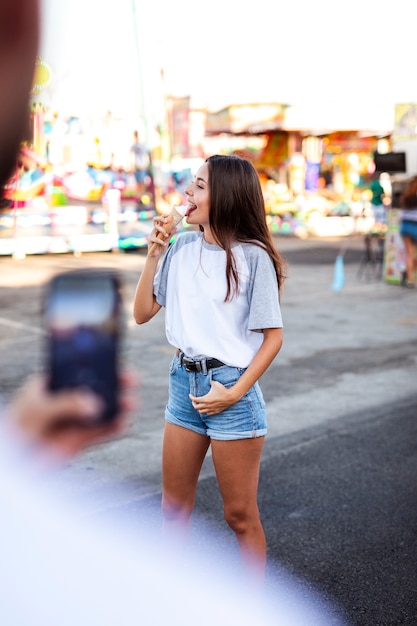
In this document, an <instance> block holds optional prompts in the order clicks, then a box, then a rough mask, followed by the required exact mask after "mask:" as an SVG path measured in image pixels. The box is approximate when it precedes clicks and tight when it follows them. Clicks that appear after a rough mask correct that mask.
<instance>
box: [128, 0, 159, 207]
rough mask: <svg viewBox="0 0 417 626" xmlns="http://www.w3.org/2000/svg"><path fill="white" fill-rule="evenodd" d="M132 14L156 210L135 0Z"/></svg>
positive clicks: (154, 203)
mask: <svg viewBox="0 0 417 626" xmlns="http://www.w3.org/2000/svg"><path fill="white" fill-rule="evenodd" d="M132 14H133V31H134V37H135V44H136V55H137V62H138V75H139V88H140V95H141V108H142V116H143V122H144V126H145V143H146V147H147V149H148V159H149V175H150V178H151V196H152V204H153V207H154V209H155V210H156V197H155V182H154V171H153V163H152V150H151V148H150V141H149V126H148V116H147V110H146V98H145V89H144V85H143V76H142V57H141V50H140V42H139V35H138V20H137V11H136V0H132Z"/></svg>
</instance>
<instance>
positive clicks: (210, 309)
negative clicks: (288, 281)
mask: <svg viewBox="0 0 417 626" xmlns="http://www.w3.org/2000/svg"><path fill="white" fill-rule="evenodd" d="M233 255H234V257H235V261H236V267H237V271H238V274H239V285H240V288H239V294H238V295H237V296H233V298H232V299H231V300H230V301H227V302H225V301H224V300H225V297H226V291H227V282H226V270H225V268H226V252H225V251H224V250H223V249H222V248H221V247H219V246H217V245H213V244H208V243H207V242H206V241H205V240H204V238H203V235H202V233H200V232H188V233H184V234H183V235H181V236H180V237H179V238H178V239H177V241H175V243H174V244H172V246H171V247H170V248H169V249H168V251H167V253H166V255H165V257H164V259H163V262H162V264H161V267H160V269H159V271H158V273H157V275H156V276H155V281H154V294H155V296H156V300H157V302H158V303H159V304H160V305H162V306H164V307H166V314H165V326H166V336H167V339H168V341H169V343H170V344H171V345H173V346H175V347H176V348H180V349H181V350H182V351H183V352H184V353H185V354H186V355H187V356H189V357H194V358H199V357H210V358H216V359H219V360H220V361H223V363H226V364H227V365H232V366H235V367H242V368H245V367H247V366H248V365H249V363H250V362H251V360H252V359H253V357H254V355H255V354H256V352H257V351H258V350H259V348H260V346H261V344H262V341H263V335H262V330H263V329H264V328H282V317H281V310H280V306H279V299H278V281H277V277H276V273H275V268H274V265H273V262H272V260H271V258H270V256H269V255H268V253H267V252H266V251H265V250H263V249H262V248H260V247H259V246H257V245H255V244H250V243H243V244H241V243H237V244H236V245H235V246H234V247H233Z"/></svg>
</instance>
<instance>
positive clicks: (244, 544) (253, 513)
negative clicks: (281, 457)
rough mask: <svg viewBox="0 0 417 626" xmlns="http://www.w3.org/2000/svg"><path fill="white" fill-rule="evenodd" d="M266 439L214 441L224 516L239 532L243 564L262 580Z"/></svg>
mask: <svg viewBox="0 0 417 626" xmlns="http://www.w3.org/2000/svg"><path fill="white" fill-rule="evenodd" d="M264 439H265V438H264V437H257V438H253V439H238V440H234V441H215V440H212V442H211V445H212V454H213V462H214V466H215V469H216V474H217V480H218V482H219V487H220V491H221V494H222V497H223V504H224V516H225V519H226V521H227V523H228V524H229V526H230V527H231V529H232V530H233V531H234V533H235V534H236V538H237V541H238V544H239V551H240V555H241V560H242V565H243V566H244V568H245V570H246V571H247V572H249V573H250V574H251V576H252V577H255V578H256V579H257V580H258V581H259V582H262V581H263V579H264V576H265V565H266V541H265V534H264V530H263V527H262V522H261V519H260V515H259V509H258V502H257V494H258V482H259V469H260V463H261V455H262V448H263V444H264Z"/></svg>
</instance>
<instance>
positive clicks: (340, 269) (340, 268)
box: [332, 254, 345, 291]
mask: <svg viewBox="0 0 417 626" xmlns="http://www.w3.org/2000/svg"><path fill="white" fill-rule="evenodd" d="M344 284H345V267H344V262H343V256H342V255H340V254H339V255H338V256H337V257H336V262H335V264H334V275H333V287H332V289H333V290H334V291H340V290H341V289H342V288H343V285H344Z"/></svg>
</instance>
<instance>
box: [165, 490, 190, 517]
mask: <svg viewBox="0 0 417 626" xmlns="http://www.w3.org/2000/svg"><path fill="white" fill-rule="evenodd" d="M193 508H194V502H187V501H185V502H184V501H178V500H174V499H172V498H169V497H166V496H164V497H163V498H162V503H161V510H162V516H163V518H164V519H165V520H166V521H175V520H184V521H187V520H189V519H190V517H191V513H192V512H193Z"/></svg>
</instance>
